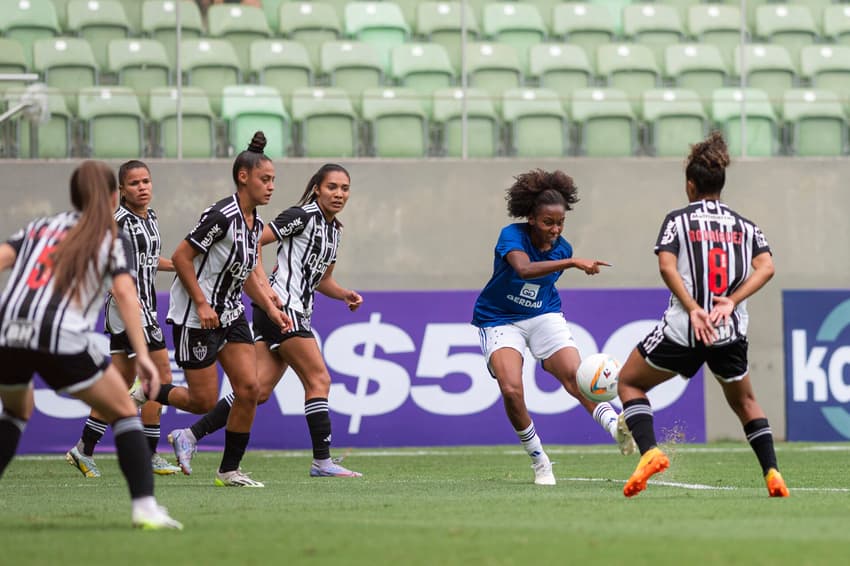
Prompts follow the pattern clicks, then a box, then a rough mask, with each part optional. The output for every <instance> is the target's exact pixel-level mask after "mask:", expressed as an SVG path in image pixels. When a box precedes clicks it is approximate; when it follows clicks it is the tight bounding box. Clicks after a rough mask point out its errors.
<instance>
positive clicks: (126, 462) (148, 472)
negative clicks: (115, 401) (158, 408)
mask: <svg viewBox="0 0 850 566" xmlns="http://www.w3.org/2000/svg"><path fill="white" fill-rule="evenodd" d="M112 433H113V435H114V436H115V449H116V450H117V451H118V465H119V466H120V467H121V472H122V473H123V474H124V477H125V478H126V479H127V487H129V488H130V498H131V499H138V498H139V497H148V496H152V495H153V469H152V468H151V455H150V450H149V449H148V444H147V441H146V440H145V435H144V433H143V432H142V421H141V419H139V417H126V418H123V419H118V420H117V421H115V422H114V423H112Z"/></svg>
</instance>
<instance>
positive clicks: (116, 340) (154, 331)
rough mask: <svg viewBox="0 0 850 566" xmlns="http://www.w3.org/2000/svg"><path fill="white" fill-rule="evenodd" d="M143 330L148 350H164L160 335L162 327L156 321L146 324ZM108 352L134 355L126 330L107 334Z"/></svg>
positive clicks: (163, 341)
mask: <svg viewBox="0 0 850 566" xmlns="http://www.w3.org/2000/svg"><path fill="white" fill-rule="evenodd" d="M144 331H145V342H147V344H148V351H149V352H156V351H157V350H165V340H164V339H163V336H162V328H160V326H159V324H158V323H154V324H151V325H150V326H146V327H145V328H144ZM109 353H110V354H112V355H115V354H127V355H128V356H129V357H131V358H132V357H134V356H135V355H136V352H134V351H133V347H132V346H130V339H129V338H128V337H127V332H119V333H117V334H110V335H109Z"/></svg>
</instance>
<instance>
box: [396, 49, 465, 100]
mask: <svg viewBox="0 0 850 566" xmlns="http://www.w3.org/2000/svg"><path fill="white" fill-rule="evenodd" d="M391 69H392V71H391V73H392V77H393V80H394V81H395V82H396V84H398V85H401V86H404V87H407V88H412V89H413V90H415V91H416V92H418V93H419V96H420V98H421V101H422V106H423V108H425V110H426V112H428V111H430V109H431V96H432V95H433V94H434V91H435V90H439V89H441V88H448V87H449V86H451V85H452V84H453V83H454V79H455V71H454V69H453V68H452V64H451V62H450V61H449V54H448V53H447V52H446V49H445V48H444V47H443V46H442V45H439V44H437V43H407V44H405V45H398V46H396V47H395V48H394V49H393V52H392V65H391Z"/></svg>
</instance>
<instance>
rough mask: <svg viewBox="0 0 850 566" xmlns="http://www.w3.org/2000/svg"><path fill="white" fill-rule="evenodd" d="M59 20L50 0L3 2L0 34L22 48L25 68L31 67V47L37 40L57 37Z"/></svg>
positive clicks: (0, 16) (0, 11) (0, 12)
mask: <svg viewBox="0 0 850 566" xmlns="http://www.w3.org/2000/svg"><path fill="white" fill-rule="evenodd" d="M59 30H60V28H59V18H58V17H57V16H56V7H55V6H54V5H53V2H51V1H50V0H27V1H26V2H15V1H10V2H4V4H3V9H2V10H0V34H2V35H3V36H4V37H6V38H7V39H15V40H17V41H19V42H20V43H21V45H22V46H23V48H24V57H25V58H26V61H27V67H32V65H33V45H34V44H35V42H36V41H37V40H39V39H47V38H51V37H54V36H57V35H59Z"/></svg>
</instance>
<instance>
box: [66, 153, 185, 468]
mask: <svg viewBox="0 0 850 566" xmlns="http://www.w3.org/2000/svg"><path fill="white" fill-rule="evenodd" d="M118 191H119V193H120V195H121V201H120V204H119V205H118V210H116V211H115V222H116V223H117V224H118V230H119V231H120V232H121V233H123V234H124V236H125V237H126V238H127V241H128V242H129V243H130V254H131V257H133V258H135V262H134V263H135V265H136V289H137V294H138V305H139V307H140V313H141V317H142V327H143V329H144V332H145V342H147V344H148V352H150V356H151V359H152V360H153V362H154V364H156V367H157V370H158V371H159V376H160V383H162V384H167V383H171V380H172V376H171V362H170V361H169V359H168V351H167V350H166V349H165V341H164V340H163V336H162V329H161V328H160V326H159V323H158V322H157V320H156V286H155V284H154V283H155V279H156V274H157V271H174V265H173V264H172V263H171V260H170V259H167V258H164V257H161V256H160V251H161V249H162V239H161V237H160V234H159V224H158V223H157V218H156V212H154V210H153V209H152V208H149V204H150V202H151V198H152V196H153V183H152V182H151V173H150V169H149V168H148V166H147V165H145V164H144V163H143V162H141V161H137V160H132V161H128V162H126V163H124V164H122V165H121V167H120V168H119V169H118ZM105 324H106V332H108V333H109V335H110V340H109V342H110V343H109V353H110V354H111V355H112V363H113V364H114V365H115V367H116V368H118V371H119V372H121V375H122V377H123V378H124V382H125V383H126V384H127V387H128V388H129V387H130V386H131V385H133V381H134V379H135V377H136V368H135V364H134V363H133V358H134V357H135V355H136V354H135V352H134V351H133V348H132V346H131V345H130V341H129V339H128V337H127V332H126V330H125V328H124V321H123V320H121V316H120V312H119V309H118V301H117V300H116V299H115V297H114V296H113V295H112V293H109V294H108V295H107V297H106V318H105ZM135 388H136V391H135V393H137V394H138V393H139V392H140V391H139V389H138V388H139V382H138V381H137V382H136V385H135ZM161 412H162V407H161V405H160V404H159V403H157V402H155V401H148V402H147V403H144V404H143V406H142V426H143V427H144V433H145V438H147V440H148V446H150V449H151V453H152V456H151V464H152V465H153V471H154V473H155V474H159V475H170V474H175V473H177V472H179V471H180V468H178V467H177V466H174V465H172V464H169V463H168V462H167V461H166V460H165V458H163V457H162V456H160V455H159V454H158V453H157V451H156V449H157V444H158V443H159V437H160V426H159V419H160V414H161ZM106 426H107V423H106V421H105V420H104V419H103V417H102V416H101V415H99V414H98V413H97V412H96V411H92V414H91V415H89V418H88V419H87V420H86V424H85V426H84V427H83V432H82V435H81V436H80V440H79V442H77V445H76V446H74V447H73V448H71V450H69V451H68V453H67V454H65V459H66V460H67V461H68V463H69V464H71V465H72V466H74V467H75V468H77V469H78V470H80V472H82V474H83V475H84V476H85V477H87V478H97V477H100V470H99V469H98V467H97V464H96V463H95V461H94V457H93V456H94V448H95V445H96V444H97V443H98V442H100V439H101V438H102V437H103V434H104V432H106Z"/></svg>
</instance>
